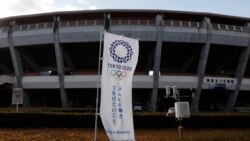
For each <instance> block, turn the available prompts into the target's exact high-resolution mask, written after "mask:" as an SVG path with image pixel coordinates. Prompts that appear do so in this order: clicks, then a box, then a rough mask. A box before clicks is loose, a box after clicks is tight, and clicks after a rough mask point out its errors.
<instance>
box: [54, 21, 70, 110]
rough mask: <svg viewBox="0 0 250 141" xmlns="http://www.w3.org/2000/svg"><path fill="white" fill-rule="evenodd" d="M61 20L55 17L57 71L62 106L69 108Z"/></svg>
mask: <svg viewBox="0 0 250 141" xmlns="http://www.w3.org/2000/svg"><path fill="white" fill-rule="evenodd" d="M59 20H60V19H59V17H54V27H53V33H54V47H55V54H56V64H57V72H58V78H59V87H60V94H61V101H62V107H63V108H67V107H68V95H67V93H66V91H65V87H64V74H65V71H64V61H63V53H62V48H61V46H60V43H59V35H58V23H59Z"/></svg>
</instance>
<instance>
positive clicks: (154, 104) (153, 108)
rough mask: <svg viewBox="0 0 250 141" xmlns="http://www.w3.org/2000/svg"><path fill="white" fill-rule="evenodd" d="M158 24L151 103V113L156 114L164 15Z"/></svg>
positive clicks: (159, 17)
mask: <svg viewBox="0 0 250 141" xmlns="http://www.w3.org/2000/svg"><path fill="white" fill-rule="evenodd" d="M156 24H157V43H156V48H155V55H154V73H153V77H154V81H153V90H152V94H151V102H150V111H154V112H156V110H157V98H158V85H159V71H160V64H161V50H162V40H163V36H164V25H163V16H162V15H157V17H156Z"/></svg>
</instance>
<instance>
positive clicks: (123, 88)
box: [100, 33, 139, 141]
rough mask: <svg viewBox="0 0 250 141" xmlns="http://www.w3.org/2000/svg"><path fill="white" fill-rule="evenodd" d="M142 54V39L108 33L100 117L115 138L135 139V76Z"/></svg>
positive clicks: (104, 53) (104, 55)
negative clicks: (140, 48) (133, 99)
mask: <svg viewBox="0 0 250 141" xmlns="http://www.w3.org/2000/svg"><path fill="white" fill-rule="evenodd" d="M138 54H139V42H138V40H135V39H131V38H127V37H123V36H118V35H115V34H110V33H105V34H104V50H103V64H102V89H101V108H100V116H101V119H102V123H103V125H104V128H105V130H106V133H107V135H108V137H109V139H110V140H111V141H117V140H119V141H121V140H131V141H133V140H135V135H134V123H133V113H132V79H133V74H134V71H135V67H136V64H137V61H138Z"/></svg>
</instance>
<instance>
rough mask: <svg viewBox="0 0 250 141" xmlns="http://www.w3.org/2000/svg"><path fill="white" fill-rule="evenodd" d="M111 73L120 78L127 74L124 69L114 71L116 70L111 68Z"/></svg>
mask: <svg viewBox="0 0 250 141" xmlns="http://www.w3.org/2000/svg"><path fill="white" fill-rule="evenodd" d="M111 75H112V76H113V77H114V78H116V79H120V80H122V79H123V78H124V77H126V76H127V73H126V72H125V71H119V70H118V71H116V70H111Z"/></svg>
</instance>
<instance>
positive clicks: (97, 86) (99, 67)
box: [94, 28, 103, 141]
mask: <svg viewBox="0 0 250 141" xmlns="http://www.w3.org/2000/svg"><path fill="white" fill-rule="evenodd" d="M102 36H103V30H102V28H100V43H99V59H98V74H97V77H98V78H97V84H96V88H97V90H96V107H95V134H94V141H96V137H97V122H98V104H99V88H100V71H101V60H102V58H101V55H102V40H103V37H102Z"/></svg>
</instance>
